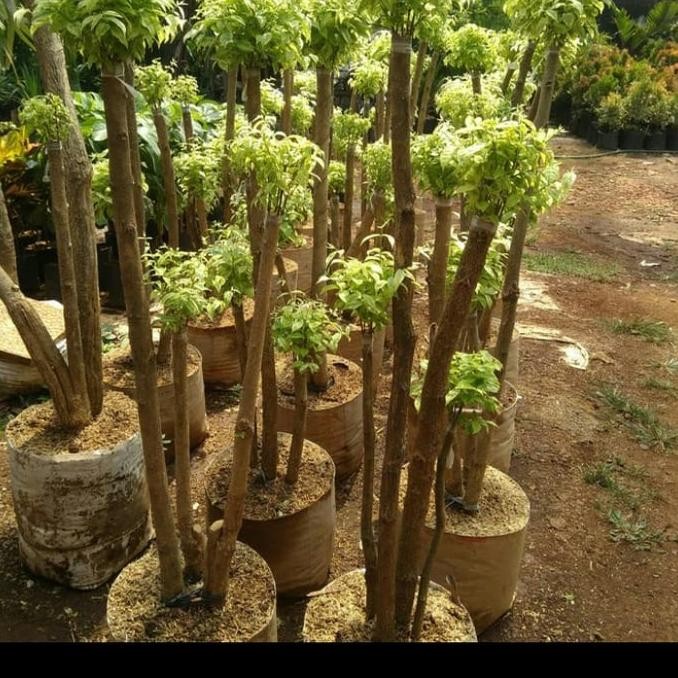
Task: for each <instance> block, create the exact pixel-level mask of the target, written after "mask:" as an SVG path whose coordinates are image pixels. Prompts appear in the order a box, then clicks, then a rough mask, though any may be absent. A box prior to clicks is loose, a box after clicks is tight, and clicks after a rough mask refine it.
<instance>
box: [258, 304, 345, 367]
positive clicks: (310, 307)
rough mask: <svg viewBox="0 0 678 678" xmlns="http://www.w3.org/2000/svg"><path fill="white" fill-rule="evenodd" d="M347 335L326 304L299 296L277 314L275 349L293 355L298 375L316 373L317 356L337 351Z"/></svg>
mask: <svg viewBox="0 0 678 678" xmlns="http://www.w3.org/2000/svg"><path fill="white" fill-rule="evenodd" d="M347 333H348V332H347V329H345V328H344V327H343V326H342V325H341V324H340V323H339V321H338V319H337V318H336V317H335V315H334V314H333V313H332V311H331V310H330V309H329V308H328V307H327V306H326V305H325V304H324V303H323V302H321V301H316V300H314V299H308V298H306V297H305V296H304V295H303V294H302V293H300V292H296V293H295V294H294V295H293V296H292V297H290V298H289V301H288V302H287V303H286V304H285V305H284V306H282V307H281V308H280V309H278V310H277V311H276V313H275V316H274V318H273V327H272V332H271V334H272V335H273V343H274V344H275V347H276V349H277V350H278V351H281V352H283V353H291V354H292V356H293V358H294V369H295V370H298V371H299V372H315V371H317V370H318V368H319V364H318V356H321V355H322V354H323V353H327V352H334V351H336V350H337V346H338V345H339V342H340V341H341V339H342V337H344V336H346V335H347Z"/></svg>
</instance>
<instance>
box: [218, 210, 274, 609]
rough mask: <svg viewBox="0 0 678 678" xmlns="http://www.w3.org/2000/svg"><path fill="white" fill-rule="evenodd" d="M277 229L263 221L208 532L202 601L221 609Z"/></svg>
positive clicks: (243, 489) (241, 500) (242, 487)
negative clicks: (223, 467) (229, 456)
mask: <svg viewBox="0 0 678 678" xmlns="http://www.w3.org/2000/svg"><path fill="white" fill-rule="evenodd" d="M279 230H280V220H279V217H278V216H276V215H270V216H269V218H268V219H267V227H266V229H265V232H264V241H263V244H262V248H261V260H260V263H259V275H258V278H257V286H256V295H255V299H256V301H255V307H254V317H253V318H252V327H251V330H250V341H249V351H248V357H247V368H246V370H245V375H244V377H243V388H242V396H241V398H240V405H239V407H238V417H237V421H236V426H235V436H234V441H233V467H232V470H231V481H230V483H229V487H228V495H227V497H226V506H225V508H224V518H223V521H217V522H216V523H213V524H212V525H211V526H210V530H209V537H208V546H207V550H208V557H207V572H206V577H205V598H206V599H207V601H209V602H211V603H212V604H214V605H223V604H224V603H225V601H226V596H227V593H228V583H229V577H230V568H231V560H232V558H233V553H234V552H235V543H236V539H237V536H238V532H239V531H240V526H241V524H242V516H243V510H244V508H245V496H246V494H247V478H248V473H249V468H250V452H251V449H252V440H253V438H254V422H255V415H256V404H257V392H258V390H259V389H258V385H259V373H260V372H261V361H262V357H263V353H264V339H265V336H266V330H267V327H268V316H269V309H270V304H271V285H272V276H273V265H274V262H275V252H276V248H277V245H278V233H279Z"/></svg>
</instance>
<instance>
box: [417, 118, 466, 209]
mask: <svg viewBox="0 0 678 678" xmlns="http://www.w3.org/2000/svg"><path fill="white" fill-rule="evenodd" d="M459 145H460V140H459V137H458V136H456V135H455V134H454V133H453V130H452V129H451V128H450V126H449V125H448V124H446V123H442V124H440V125H438V127H436V129H435V130H434V132H433V133H432V134H422V135H420V136H418V137H416V138H415V139H414V142H413V144H412V168H413V170H414V173H415V175H416V177H417V180H418V181H419V185H420V187H421V188H422V189H423V190H425V191H430V192H431V193H433V195H434V196H436V197H437V198H452V197H453V196H454V195H455V193H456V192H457V188H458V186H459V181H458V176H457V169H458V162H457V157H456V156H457V152H458V150H459Z"/></svg>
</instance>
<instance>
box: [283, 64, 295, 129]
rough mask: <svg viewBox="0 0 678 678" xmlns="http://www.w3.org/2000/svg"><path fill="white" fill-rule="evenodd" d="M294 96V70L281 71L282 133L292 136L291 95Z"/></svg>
mask: <svg viewBox="0 0 678 678" xmlns="http://www.w3.org/2000/svg"><path fill="white" fill-rule="evenodd" d="M293 94H294V69H292V68H286V69H285V70H284V71H283V100H284V102H285V104H284V106H283V110H282V121H281V124H282V131H283V132H284V133H285V134H292V95H293Z"/></svg>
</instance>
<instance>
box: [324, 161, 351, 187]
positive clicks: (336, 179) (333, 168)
mask: <svg viewBox="0 0 678 678" xmlns="http://www.w3.org/2000/svg"><path fill="white" fill-rule="evenodd" d="M327 179H328V181H329V185H330V186H329V188H330V194H332V195H338V194H339V193H343V192H344V187H345V186H346V164H345V163H343V162H341V161H339V160H331V161H330V164H329V167H328V168H327Z"/></svg>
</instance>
